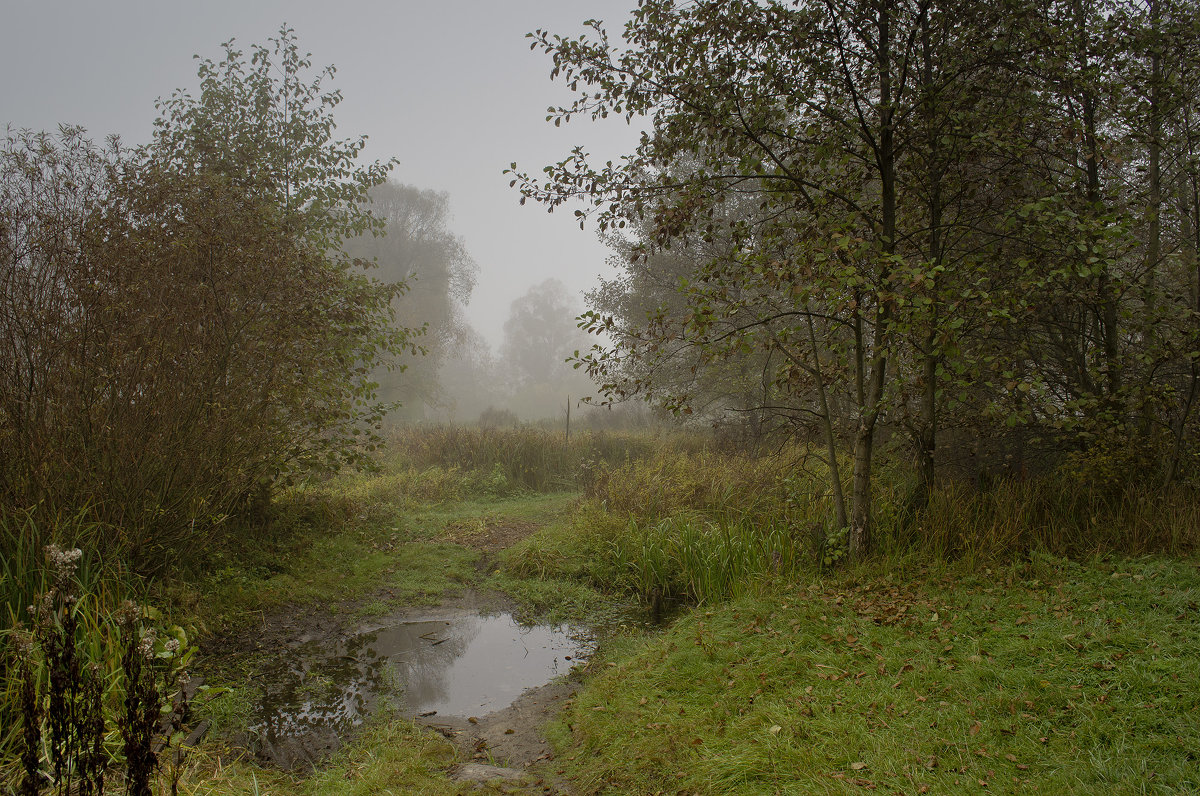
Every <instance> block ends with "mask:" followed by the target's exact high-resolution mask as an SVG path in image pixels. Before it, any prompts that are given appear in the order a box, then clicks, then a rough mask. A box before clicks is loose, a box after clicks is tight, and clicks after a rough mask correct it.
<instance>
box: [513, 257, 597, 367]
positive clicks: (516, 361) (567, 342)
mask: <svg viewBox="0 0 1200 796" xmlns="http://www.w3.org/2000/svg"><path fill="white" fill-rule="evenodd" d="M576 314H577V309H576V307H575V306H574V305H573V303H572V302H571V298H570V295H569V294H568V292H567V288H566V285H564V284H563V283H562V282H560V281H558V280H557V279H553V278H551V279H547V280H545V281H544V282H540V283H538V284H536V285H534V286H533V287H531V288H529V290H528V291H526V292H525V294H524V295H523V296H521V297H520V298H518V299H516V300H515V301H513V303H512V307H511V308H510V309H509V313H508V320H506V321H505V322H504V342H503V344H502V345H501V347H500V357H501V359H502V361H503V362H504V363H505V367H506V368H507V369H508V377H509V379H510V380H511V381H512V383H513V385H514V386H515V387H517V388H521V387H529V386H544V385H549V384H550V383H551V382H552V381H555V380H556V379H558V378H560V377H561V375H562V374H563V373H564V372H566V370H567V368H566V367H565V365H564V364H563V363H565V362H566V360H567V357H569V356H571V354H572V353H573V352H575V351H577V350H578V349H579V347H580V346H581V345H582V344H583V341H584V339H585V338H584V337H583V335H582V334H580V332H579V330H578V329H577V328H576V326H575V320H574V319H575V315H576Z"/></svg>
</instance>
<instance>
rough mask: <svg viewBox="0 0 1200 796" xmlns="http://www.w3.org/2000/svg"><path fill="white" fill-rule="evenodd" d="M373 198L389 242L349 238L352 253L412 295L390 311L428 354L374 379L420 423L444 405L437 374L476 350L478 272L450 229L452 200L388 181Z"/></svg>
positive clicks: (387, 397)
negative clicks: (460, 353)
mask: <svg viewBox="0 0 1200 796" xmlns="http://www.w3.org/2000/svg"><path fill="white" fill-rule="evenodd" d="M369 196H370V210H371V212H372V214H373V215H375V216H376V217H377V218H379V219H381V220H382V221H384V222H385V224H386V227H385V228H384V234H382V235H374V236H370V235H362V236H358V237H356V238H351V239H350V240H348V241H347V242H346V250H347V251H348V252H349V253H350V254H351V255H352V256H353V257H354V258H356V259H358V260H362V261H363V262H365V263H370V264H373V266H374V268H373V271H372V273H373V274H375V275H377V276H378V278H380V279H382V280H384V281H387V282H399V283H403V284H405V285H406V286H407V287H408V290H407V291H406V292H405V293H403V294H402V295H398V296H397V297H396V298H395V299H393V301H392V311H393V313H394V314H395V315H396V317H398V318H403V319H404V322H405V324H406V325H408V326H410V327H418V328H423V329H424V334H423V335H422V337H421V349H422V351H423V352H424V353H423V355H422V356H419V357H405V358H404V359H403V360H401V361H398V362H394V363H391V365H392V366H391V368H390V369H382V370H380V371H377V372H376V375H375V378H376V380H377V381H379V383H380V390H379V392H380V397H381V398H384V399H385V400H389V401H398V402H399V403H400V404H401V408H400V409H399V410H397V411H398V412H400V413H402V414H404V415H405V416H408V417H419V416H420V415H421V413H422V412H423V410H424V407H425V406H436V405H439V404H441V403H442V401H443V400H444V399H445V395H444V390H443V388H442V384H441V381H440V377H439V374H440V372H441V369H442V366H443V365H444V364H445V362H446V361H447V359H448V358H449V357H451V356H452V355H453V354H454V352H456V351H457V350H458V349H460V348H461V347H462V346H464V345H471V344H473V343H472V341H471V340H470V335H471V330H470V327H469V326H468V324H467V322H466V320H465V319H464V317H463V309H464V307H465V306H466V303H467V301H468V300H469V299H470V296H471V290H472V289H473V288H474V286H475V278H476V275H477V274H478V271H479V266H478V265H476V263H475V261H474V260H472V259H471V256H470V254H468V253H467V249H466V244H465V243H464V242H463V240H462V239H461V238H459V237H458V236H457V235H455V234H454V233H452V232H451V231H450V230H449V229H447V223H448V221H449V215H450V197H449V196H448V195H447V194H445V193H438V192H436V191H427V190H421V189H419V188H415V187H413V186H410V185H401V184H400V183H397V182H394V181H388V182H384V183H381V184H380V185H377V186H375V187H374V188H372V189H371V191H370V193H369ZM397 365H399V366H400V367H397ZM394 414H395V412H393V415H394Z"/></svg>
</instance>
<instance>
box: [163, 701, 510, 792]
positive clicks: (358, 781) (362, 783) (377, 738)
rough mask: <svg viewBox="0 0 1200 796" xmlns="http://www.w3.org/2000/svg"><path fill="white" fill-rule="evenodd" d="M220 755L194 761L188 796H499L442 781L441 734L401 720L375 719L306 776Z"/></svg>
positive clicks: (445, 760) (184, 786)
mask: <svg viewBox="0 0 1200 796" xmlns="http://www.w3.org/2000/svg"><path fill="white" fill-rule="evenodd" d="M221 751H222V750H219V749H216V748H210V749H208V750H207V751H206V753H205V754H201V755H197V756H196V757H194V758H193V760H192V762H191V763H190V765H189V766H188V770H187V771H186V772H185V773H184V776H183V779H182V781H181V782H180V793H183V794H187V795H188V796H208V795H209V794H212V795H213V796H217V794H220V795H221V796H258V795H259V794H264V795H265V794H271V796H333V794H338V796H357V795H358V794H397V795H399V794H410V793H421V794H431V796H458V794H465V793H504V792H506V791H504V790H502V789H500V788H494V787H488V788H485V789H481V790H475V789H474V786H473V785H462V784H460V783H456V782H452V781H451V780H449V779H448V778H447V777H446V774H445V771H446V769H447V768H448V767H449V766H450V765H451V764H452V763H453V762H454V760H455V753H454V748H453V747H452V746H451V745H450V744H449V743H448V742H447V741H446V740H445V739H444V738H442V737H441V736H438V735H436V734H435V733H433V732H430V731H428V730H422V729H420V728H418V727H415V726H414V725H413V724H412V723H411V722H408V721H404V720H389V719H386V718H383V719H380V720H377V721H374V722H373V723H372V724H371V725H370V726H369V727H367V728H366V729H365V730H364V731H363V732H362V733H361V734H360V735H359V736H358V737H357V738H356V739H355V742H354V743H353V744H350V745H348V746H346V747H344V748H343V749H342V751H341V752H339V753H338V754H336V755H335V756H334V758H333V759H332V760H330V761H329V763H328V764H327V765H325V766H323V767H322V768H321V769H320V770H319V771H317V772H313V773H312V774H311V775H304V776H301V775H290V774H287V773H285V772H282V771H279V770H274V769H268V768H263V767H261V766H257V765H254V764H253V763H247V762H234V763H229V764H225V763H223V762H222V760H221V754H220V753H221Z"/></svg>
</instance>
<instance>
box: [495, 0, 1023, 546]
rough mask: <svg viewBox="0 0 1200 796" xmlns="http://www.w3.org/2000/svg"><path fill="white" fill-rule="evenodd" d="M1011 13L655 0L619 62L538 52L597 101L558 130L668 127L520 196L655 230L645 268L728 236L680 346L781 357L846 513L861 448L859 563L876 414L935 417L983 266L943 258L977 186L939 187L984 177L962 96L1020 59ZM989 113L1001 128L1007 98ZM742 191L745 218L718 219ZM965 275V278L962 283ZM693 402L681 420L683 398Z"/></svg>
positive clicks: (636, 19)
mask: <svg viewBox="0 0 1200 796" xmlns="http://www.w3.org/2000/svg"><path fill="white" fill-rule="evenodd" d="M1011 11H1012V9H1011V8H1005V9H1004V10H1003V12H1002V11H1001V10H1000V9H997V8H995V7H993V6H985V5H984V4H981V3H965V2H960V3H956V4H953V6H950V5H949V4H947V5H946V6H935V5H934V4H932V3H930V2H903V1H902V0H881V1H879V2H876V1H874V0H872V1H871V2H842V3H832V2H830V3H825V2H809V3H799V4H786V3H780V2H768V3H756V2H733V3H717V2H699V3H694V4H688V5H682V6H679V5H676V4H675V3H672V2H668V1H667V0H660V1H654V0H651V1H650V2H645V3H642V4H641V5H640V7H639V9H638V10H637V11H635V12H634V15H633V19H632V21H631V22H630V23H629V25H628V26H627V27H626V31H625V40H626V46H625V47H624V49H618V48H616V47H614V46H612V45H611V44H610V42H609V40H608V37H607V34H606V33H605V32H604V31H603V30H602V29H600V28H599V26H598V25H593V28H594V31H595V38H594V39H589V38H587V37H581V38H580V39H577V40H567V39H563V38H561V37H555V36H552V35H550V34H548V33H545V32H539V33H538V34H536V36H535V46H541V47H542V48H543V49H544V50H545V51H546V52H547V53H548V54H550V55H551V57H552V58H553V59H554V64H555V68H554V72H553V73H554V74H555V75H559V76H561V77H562V78H563V79H565V80H566V81H567V83H568V85H569V86H571V87H572V88H579V87H580V86H581V85H582V87H583V89H582V91H581V93H580V99H579V100H578V101H577V102H575V103H574V104H573V105H571V106H568V107H564V108H560V109H557V110H556V111H554V112H553V114H552V115H553V116H554V117H555V121H556V122H558V121H565V120H569V119H570V118H571V117H572V116H575V115H579V114H590V115H592V116H593V117H602V116H606V115H608V114H609V113H624V114H626V116H628V117H632V116H633V115H639V114H640V115H648V116H651V117H652V127H653V129H652V131H651V132H650V133H648V134H647V135H645V136H644V137H643V139H642V142H641V144H640V146H639V147H638V149H637V151H636V152H635V153H633V154H632V155H630V156H628V157H627V158H626V159H625V160H624V161H623V162H622V163H621V164H619V165H615V166H614V165H612V164H607V165H605V166H604V167H599V168H593V167H592V166H591V165H590V164H589V163H588V161H587V157H586V155H585V154H584V153H583V152H581V151H579V150H576V152H575V153H573V155H572V156H571V157H570V158H568V159H567V160H565V161H562V162H561V163H559V164H557V165H554V166H551V167H549V168H548V169H547V174H548V177H547V178H546V179H544V180H542V181H539V180H536V179H534V178H532V177H529V176H527V175H518V176H517V180H518V181H519V182H520V185H521V190H522V191H523V193H524V194H525V195H526V196H527V197H532V198H535V199H537V200H539V201H542V202H545V203H547V204H548V205H550V206H551V207H553V206H555V205H558V204H560V203H562V202H564V201H567V200H569V199H572V198H575V197H579V196H582V197H584V198H586V199H587V200H588V201H589V202H590V203H591V210H590V211H585V210H579V211H577V213H578V215H579V216H580V217H581V219H582V218H584V217H586V216H587V215H589V212H591V213H593V214H595V215H596V216H597V218H598V220H599V223H600V226H601V227H602V228H605V227H609V226H613V225H615V226H617V227H618V228H619V227H623V226H624V225H626V224H627V223H629V222H631V221H641V220H645V221H646V222H648V224H649V225H650V227H651V233H650V234H649V235H648V236H646V239H645V240H644V242H643V246H642V253H643V255H644V256H648V255H650V254H652V253H654V252H656V251H658V250H661V249H665V248H668V247H670V246H672V245H673V244H674V243H675V242H676V241H678V240H680V239H681V238H684V237H687V236H692V237H693V238H697V239H699V240H712V239H714V237H716V236H717V235H718V234H719V235H722V236H725V237H726V238H727V239H728V241H729V243H730V244H731V246H732V251H733V254H732V256H724V257H721V258H719V259H715V260H711V261H708V262H705V263H701V264H698V267H697V268H696V269H695V270H694V273H693V274H692V276H691V277H690V279H689V281H688V283H687V285H686V286H685V288H684V289H685V290H686V291H687V293H688V296H689V302H688V309H689V311H688V314H687V316H686V322H685V324H684V328H683V334H684V339H686V340H688V341H691V342H692V343H694V344H696V345H698V346H699V347H700V348H701V349H702V350H703V351H704V355H705V356H706V357H708V358H710V359H723V358H728V357H731V356H734V355H735V354H736V353H739V352H740V353H743V354H744V353H746V352H747V351H749V350H758V351H763V352H767V351H773V352H775V353H776V354H777V355H778V356H779V358H780V360H781V361H783V362H786V365H783V366H781V367H780V368H779V369H778V370H777V371H776V377H775V383H776V385H777V386H779V387H780V388H781V389H782V390H784V392H785V394H788V395H790V396H791V398H792V400H793V402H796V401H807V400H808V399H807V397H806V396H813V397H814V398H815V400H814V401H813V405H814V407H815V408H814V410H813V411H814V412H815V414H816V415H817V416H818V417H819V418H820V421H821V425H822V426H823V436H824V438H825V439H826V441H827V460H828V462H829V465H830V470H831V477H832V484H831V487H832V490H833V492H834V493H835V502H836V503H839V504H840V500H838V499H837V494H838V493H839V491H840V476H839V474H838V469H837V452H836V450H835V448H836V447H837V440H838V438H839V437H840V436H842V435H846V436H848V437H849V438H850V440H851V445H852V448H853V477H852V490H851V506H850V507H849V510H848V511H846V510H841V509H839V511H838V514H839V517H847V518H848V522H849V524H850V546H851V550H852V552H853V554H854V555H856V556H861V555H863V554H865V552H866V551H867V550H869V548H870V546H871V535H870V525H871V523H870V506H871V475H872V457H873V452H874V443H875V439H876V431H877V428H878V427H879V424H880V422H881V418H883V417H884V416H885V415H886V414H888V413H891V412H894V411H896V410H898V409H899V408H901V406H902V405H904V403H905V401H906V399H907V397H908V396H910V395H914V394H917V393H922V394H923V395H924V396H925V400H926V401H927V402H929V401H932V400H936V395H937V391H938V385H937V383H936V378H937V375H938V373H939V372H940V368H941V361H942V359H943V358H944V357H945V356H946V353H947V351H949V350H952V349H953V336H954V330H955V329H956V328H957V327H959V326H961V325H962V323H963V321H962V318H961V317H960V313H961V312H962V311H964V310H965V308H966V307H967V306H968V303H967V302H963V301H959V302H957V303H947V302H946V300H945V298H946V292H945V291H947V290H948V289H949V287H950V284H949V283H957V284H959V285H960V286H961V285H962V284H964V283H967V282H968V281H969V276H968V275H967V273H965V272H969V271H970V270H971V269H972V268H973V267H974V261H973V260H971V259H970V258H965V257H957V258H956V257H953V256H947V254H946V252H945V251H943V247H944V246H945V245H946V243H947V241H948V240H950V238H951V236H949V235H947V232H946V230H945V227H946V226H947V225H949V224H952V223H961V227H963V228H966V227H969V226H971V224H970V222H969V221H965V220H964V221H962V222H958V220H957V219H955V218H953V217H952V216H950V214H949V213H947V209H948V208H951V207H955V206H954V205H951V204H950V203H949V201H950V196H949V195H953V194H954V193H955V192H956V191H957V192H960V193H963V194H965V193H966V192H965V190H963V189H962V188H961V187H960V186H961V185H963V184H964V182H965V180H963V179H961V178H959V180H958V182H956V183H955V185H953V186H951V185H947V184H946V182H945V178H946V175H949V174H952V173H956V171H955V167H956V166H958V165H959V164H965V163H973V164H985V163H986V162H987V159H988V158H987V153H986V152H981V151H980V149H981V146H980V145H979V143H978V142H979V141H981V140H982V141H984V142H986V141H988V140H989V137H988V135H987V134H986V133H985V134H984V135H982V136H980V130H979V123H980V122H981V121H983V120H981V119H980V118H977V117H973V116H971V115H969V114H968V109H969V108H971V107H972V106H971V105H970V104H964V99H973V98H975V95H978V96H985V94H984V92H983V90H982V89H981V81H986V82H987V83H988V84H991V83H993V82H994V80H995V78H993V77H990V76H991V75H993V74H994V73H995V72H996V70H997V69H998V68H999V67H1000V66H1001V65H1003V64H1004V63H1007V62H1011V61H1013V60H1015V58H1014V47H1013V46H1012V45H1011V43H1010V39H1011V31H1012V29H1013V28H1014V27H1015V25H1010V24H1009V22H1008V21H1007V20H1006V19H1005V18H1004V13H1007V12H1011ZM981 44H986V45H987V46H981ZM989 110H990V111H991V112H992V116H991V117H989V118H990V119H991V120H992V121H993V122H995V121H996V120H997V119H999V118H1001V115H1002V113H1003V111H1004V107H1003V102H993V104H992V107H989ZM984 129H985V130H988V128H987V127H985V128H984ZM988 132H995V131H994V130H988ZM681 166H682V168H681ZM978 168H980V169H981V170H982V169H983V168H984V167H983V166H982V165H981V166H978ZM939 192H940V193H942V194H946V195H947V196H944V197H943V198H939ZM740 196H745V197H747V198H748V199H749V201H748V202H747V205H748V207H747V208H744V209H745V210H747V211H748V212H740V213H734V214H729V213H725V212H724V211H723V210H722V209H721V208H722V207H723V205H724V204H725V203H727V202H730V201H733V199H734V198H735V197H740ZM956 209H957V208H956ZM990 212H992V213H994V212H995V209H994V208H991V209H990ZM960 237H964V236H960ZM951 242H952V241H951ZM960 267H961V269H962V270H963V271H964V274H963V276H962V277H961V279H959V278H957V277H956V276H953V275H952V274H951V273H950V272H952V271H953V270H954V269H958V268H960ZM934 286H936V287H934ZM969 297H970V293H969V291H968V294H967V296H960V299H961V298H969ZM934 308H937V309H936V311H935V310H934ZM592 321H593V328H595V329H596V330H603V329H606V328H607V324H606V323H605V322H604V321H603V319H601V318H598V317H597V316H592ZM648 331H649V332H650V337H651V338H653V337H654V336H655V330H654V329H653V327H648ZM915 340H920V341H924V342H925V351H924V353H923V354H920V356H912V354H914V353H916V352H915V351H914V349H913V348H911V347H906V343H909V342H910V341H915ZM651 345H653V343H652V344H651ZM830 352H831V353H830ZM623 353H628V349H626V351H625V352H622V350H621V348H620V346H619V345H618V346H617V348H616V349H614V350H611V351H608V352H603V351H598V352H597V353H595V354H594V355H593V357H592V358H591V360H590V362H589V364H590V367H591V368H592V370H593V372H595V373H597V374H603V372H604V370H605V368H606V367H607V366H608V365H609V364H610V363H611V362H613V361H614V358H615V359H620V358H621V357H622V355H623ZM922 360H923V362H922ZM917 373H920V374H921V376H920V377H918V376H917ZM921 379H923V381H921ZM680 397H681V398H683V399H684V401H680V402H678V403H679V405H680V407H681V408H682V404H683V403H684V402H685V401H686V398H687V397H688V396H680ZM922 414H923V416H922V419H921V425H922V426H923V427H924V428H922V429H921V430H920V432H919V433H920V435H921V436H922V437H923V438H924V439H925V440H926V441H927V442H928V440H929V439H931V438H932V436H933V433H934V423H935V417H934V414H933V412H932V411H931V407H930V406H928V405H927V407H926V410H925V411H924V412H923V413H922ZM926 455H927V456H930V457H931V456H932V447H931V446H929V447H928V448H927V451H926Z"/></svg>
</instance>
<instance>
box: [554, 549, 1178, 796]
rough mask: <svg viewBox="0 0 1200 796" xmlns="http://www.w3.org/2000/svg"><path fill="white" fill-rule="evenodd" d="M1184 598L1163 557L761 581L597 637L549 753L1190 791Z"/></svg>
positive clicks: (593, 776) (591, 771)
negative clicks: (669, 618)
mask: <svg viewBox="0 0 1200 796" xmlns="http://www.w3.org/2000/svg"><path fill="white" fill-rule="evenodd" d="M1197 600H1200V567H1198V565H1197V563H1196V562H1195V561H1189V560H1172V559H1162V558H1142V559H1136V560H1126V559H1109V560H1101V561H1096V562H1092V563H1089V564H1075V563H1072V562H1069V561H1066V560H1060V559H1051V558H1037V559H1035V560H1034V561H1033V562H1032V563H1030V564H1026V565H1019V566H1012V567H1008V568H1005V569H1001V570H992V571H987V570H984V571H981V572H978V573H975V572H971V571H962V570H956V569H954V568H948V569H943V570H941V571H936V570H933V571H922V572H910V573H905V574H903V575H890V576H889V575H881V574H878V573H869V572H859V573H847V575H846V576H845V577H843V578H840V579H838V580H831V581H815V582H812V583H810V584H809V585H806V586H799V585H796V586H791V587H775V588H773V589H770V590H764V591H761V592H759V593H757V594H750V595H746V596H743V597H742V598H739V599H736V600H733V601H731V602H728V603H724V604H722V605H719V606H714V607H712V608H710V609H701V610H697V611H695V612H694V613H692V614H691V615H690V616H688V617H686V618H684V619H682V620H680V621H678V622H677V623H676V624H674V625H673V626H672V627H671V628H670V630H669V631H668V632H666V633H665V634H662V635H659V636H640V637H630V638H626V639H624V640H622V641H621V642H619V643H617V644H615V645H613V646H610V647H609V649H608V651H607V653H606V658H605V661H598V662H594V663H593V665H592V669H593V671H595V672H596V674H595V675H594V677H592V678H591V679H590V680H589V681H588V684H587V687H586V688H585V689H584V691H583V692H582V693H581V694H580V695H579V697H578V698H577V700H576V701H575V702H574V704H573V705H572V706H571V708H570V709H569V711H568V712H567V713H566V714H565V715H564V717H563V719H562V721H561V722H560V723H559V724H558V725H557V727H556V730H555V740H556V743H557V745H558V747H559V748H560V752H561V758H560V762H562V763H563V764H564V767H565V770H566V772H567V774H568V775H569V776H570V777H571V779H572V780H573V781H574V782H576V783H577V784H579V785H580V786H581V792H583V793H653V792H664V793H703V794H707V793H713V794H717V793H721V794H724V793H745V794H758V793H858V792H861V790H862V789H864V788H878V789H880V790H884V791H888V790H892V791H897V792H904V793H921V792H930V793H946V792H958V791H964V792H966V791H971V792H979V790H980V789H981V788H983V787H987V788H988V790H989V791H991V792H1000V793H1009V792H1012V793H1020V792H1031V791H1033V790H1037V791H1039V792H1044V793H1096V792H1107V793H1114V794H1116V793H1181V792H1190V791H1194V790H1196V789H1198V788H1200V765H1197V752H1196V746H1195V739H1196V738H1197V737H1200V658H1198V657H1197V654H1196V650H1197V649H1200V617H1198V614H1197V611H1196V603H1197ZM606 663H607V665H605V664H606Z"/></svg>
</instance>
